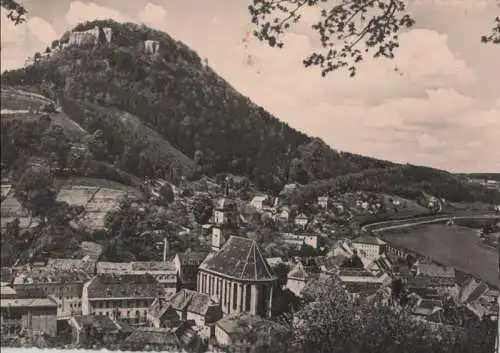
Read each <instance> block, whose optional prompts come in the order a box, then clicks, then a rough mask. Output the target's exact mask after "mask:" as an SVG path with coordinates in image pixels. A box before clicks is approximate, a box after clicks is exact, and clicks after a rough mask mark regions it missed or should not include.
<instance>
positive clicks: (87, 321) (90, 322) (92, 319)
mask: <svg viewBox="0 0 500 353" xmlns="http://www.w3.org/2000/svg"><path fill="white" fill-rule="evenodd" d="M73 320H74V322H75V323H76V324H77V325H78V326H79V328H83V327H84V326H92V327H94V328H95V329H97V330H103V331H115V330H119V329H120V326H119V325H118V324H117V323H116V322H115V321H113V320H112V319H111V318H110V317H109V316H105V315H84V316H82V315H77V316H74V317H73Z"/></svg>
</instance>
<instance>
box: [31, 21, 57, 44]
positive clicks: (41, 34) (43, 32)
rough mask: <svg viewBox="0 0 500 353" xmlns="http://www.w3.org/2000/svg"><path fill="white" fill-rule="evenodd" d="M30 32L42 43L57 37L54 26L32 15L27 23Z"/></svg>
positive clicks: (48, 42) (47, 42) (49, 41)
mask: <svg viewBox="0 0 500 353" xmlns="http://www.w3.org/2000/svg"><path fill="white" fill-rule="evenodd" d="M27 26H28V28H29V30H30V32H31V33H32V34H33V35H34V36H35V37H36V38H37V39H38V40H39V41H40V42H42V43H44V44H50V43H51V42H52V41H53V40H55V39H57V33H56V31H55V30H54V27H52V25H51V24H50V23H49V22H47V21H46V20H44V19H43V18H40V17H32V18H30V19H29V21H28V24H27Z"/></svg>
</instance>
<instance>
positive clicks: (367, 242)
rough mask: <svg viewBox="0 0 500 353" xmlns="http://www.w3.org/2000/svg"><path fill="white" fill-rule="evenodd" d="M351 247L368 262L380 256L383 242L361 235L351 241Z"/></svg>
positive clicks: (370, 236)
mask: <svg viewBox="0 0 500 353" xmlns="http://www.w3.org/2000/svg"><path fill="white" fill-rule="evenodd" d="M351 243H352V247H353V248H354V249H356V250H357V251H358V253H362V254H363V255H364V256H365V257H366V258H367V259H369V260H376V259H378V258H379V257H380V254H382V250H383V249H384V245H385V242H384V241H382V240H380V239H379V238H377V237H374V236H372V235H361V236H359V237H357V238H355V239H353V240H352V242H351Z"/></svg>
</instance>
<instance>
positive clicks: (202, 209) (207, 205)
mask: <svg viewBox="0 0 500 353" xmlns="http://www.w3.org/2000/svg"><path fill="white" fill-rule="evenodd" d="M213 209H214V205H213V203H212V200H211V199H210V197H208V196H204V195H201V196H198V197H196V198H195V199H194V200H193V214H194V219H195V220H196V222H198V223H200V224H203V223H205V222H207V221H208V220H209V219H210V216H211V215H212V211H213Z"/></svg>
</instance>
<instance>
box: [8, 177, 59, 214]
mask: <svg viewBox="0 0 500 353" xmlns="http://www.w3.org/2000/svg"><path fill="white" fill-rule="evenodd" d="M14 190H15V194H16V197H17V198H18V199H19V201H21V203H22V204H23V206H24V207H26V208H27V209H28V210H29V211H30V212H31V214H32V215H33V216H40V217H42V221H45V217H46V216H47V214H48V213H49V210H50V209H51V208H52V207H53V206H54V204H55V201H56V191H55V188H54V184H53V180H52V176H51V175H50V172H49V171H48V170H47V169H46V168H34V167H32V168H29V169H27V170H26V171H25V172H24V173H23V174H22V175H21V177H20V178H19V180H18V181H17V182H16V183H15V185H14Z"/></svg>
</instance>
